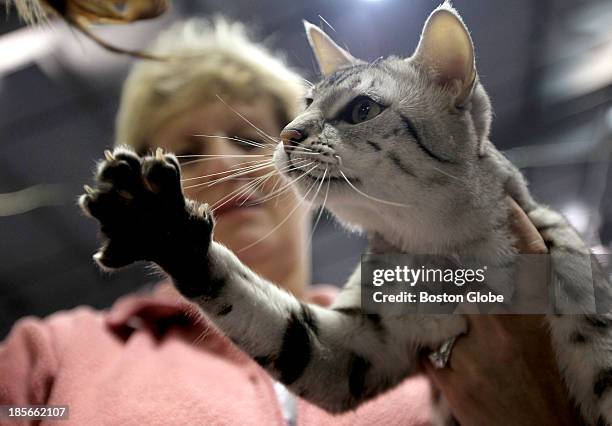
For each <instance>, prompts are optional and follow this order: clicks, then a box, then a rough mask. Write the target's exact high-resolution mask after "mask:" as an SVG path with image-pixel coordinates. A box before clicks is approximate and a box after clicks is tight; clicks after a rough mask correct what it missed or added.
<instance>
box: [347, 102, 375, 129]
mask: <svg viewBox="0 0 612 426" xmlns="http://www.w3.org/2000/svg"><path fill="white" fill-rule="evenodd" d="M382 111H383V107H382V106H381V105H380V104H378V103H377V102H376V101H374V100H373V99H371V98H369V97H367V96H359V97H357V98H355V99H353V101H352V102H351V103H350V104H349V105H348V106H347V108H346V110H345V114H344V120H345V121H346V122H348V123H350V124H359V123H363V122H364V121H368V120H371V119H373V118H374V117H376V116H377V115H378V114H380V113H381V112H382Z"/></svg>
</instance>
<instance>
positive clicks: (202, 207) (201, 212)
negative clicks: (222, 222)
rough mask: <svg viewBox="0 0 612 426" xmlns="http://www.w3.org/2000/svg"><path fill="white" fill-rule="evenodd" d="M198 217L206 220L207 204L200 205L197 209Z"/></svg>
mask: <svg viewBox="0 0 612 426" xmlns="http://www.w3.org/2000/svg"><path fill="white" fill-rule="evenodd" d="M198 215H200V216H202V217H203V218H204V219H208V203H204V204H200V206H199V207H198Z"/></svg>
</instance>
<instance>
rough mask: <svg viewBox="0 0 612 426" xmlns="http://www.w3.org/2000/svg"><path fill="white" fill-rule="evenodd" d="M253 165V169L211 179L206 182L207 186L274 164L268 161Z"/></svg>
mask: <svg viewBox="0 0 612 426" xmlns="http://www.w3.org/2000/svg"><path fill="white" fill-rule="evenodd" d="M254 167H255V168H253V169H249V170H246V171H242V172H238V173H234V174H233V175H229V176H223V177H220V178H218V179H214V180H211V181H209V182H207V183H208V186H209V187H211V186H213V185H216V184H218V183H221V182H225V181H227V180H232V179H233V178H235V177H238V176H243V175H245V174H249V173H252V172H254V171H259V170H265V169H267V168H269V167H274V164H272V163H270V164H264V165H257V166H254Z"/></svg>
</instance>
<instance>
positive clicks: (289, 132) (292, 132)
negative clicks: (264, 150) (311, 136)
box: [280, 129, 308, 146]
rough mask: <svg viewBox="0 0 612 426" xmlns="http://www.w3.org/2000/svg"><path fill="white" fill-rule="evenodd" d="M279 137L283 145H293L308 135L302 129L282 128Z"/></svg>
mask: <svg viewBox="0 0 612 426" xmlns="http://www.w3.org/2000/svg"><path fill="white" fill-rule="evenodd" d="M280 137H281V139H282V140H283V144H284V145H285V146H294V145H297V144H298V143H300V142H302V141H303V140H305V139H306V138H307V137H308V134H307V133H306V132H305V131H303V130H298V129H283V131H282V132H281V134H280Z"/></svg>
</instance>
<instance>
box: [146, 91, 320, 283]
mask: <svg viewBox="0 0 612 426" xmlns="http://www.w3.org/2000/svg"><path fill="white" fill-rule="evenodd" d="M230 104H231V106H232V108H234V109H235V110H236V111H238V112H239V113H240V114H241V115H242V116H243V117H244V118H246V119H247V120H248V121H250V122H251V123H253V125H255V126H257V127H258V128H259V129H261V130H262V131H263V132H265V133H266V134H268V135H272V136H277V135H278V134H279V133H280V130H281V128H280V127H281V126H280V124H279V123H278V122H277V120H276V114H275V113H274V108H273V107H272V104H271V102H270V101H268V100H266V99H261V100H258V101H255V102H252V103H239V102H230ZM244 118H241V117H240V116H239V115H238V114H236V113H235V112H233V111H232V110H231V109H230V108H229V107H228V106H226V105H224V104H223V103H221V102H217V103H213V104H210V105H206V106H203V107H201V108H199V109H194V110H192V111H189V112H186V113H184V114H182V115H181V116H180V117H177V118H176V119H174V120H171V121H169V122H168V123H167V124H165V125H164V126H162V128H161V129H159V130H158V131H157V132H156V133H155V134H154V135H152V136H151V137H150V138H149V140H150V145H151V148H153V147H161V148H163V149H164V150H167V151H170V152H174V153H175V154H176V155H177V156H179V160H180V161H181V164H182V165H181V172H182V178H183V188H184V192H185V195H186V196H187V197H188V198H191V199H195V200H198V201H201V202H206V203H208V204H209V205H210V206H211V207H212V208H213V211H214V215H215V218H216V227H215V240H217V241H219V242H221V243H222V244H224V245H226V246H227V247H228V248H230V249H231V250H232V251H233V252H234V253H236V254H237V256H238V257H239V258H240V259H241V260H242V261H243V262H245V263H246V264H247V265H248V266H249V267H251V268H252V269H253V270H254V271H256V272H258V273H260V274H261V275H263V276H264V277H266V278H268V279H270V280H272V281H274V282H277V283H279V284H283V285H286V286H288V287H295V288H289V290H291V291H293V292H295V293H301V288H298V287H301V286H303V284H300V285H297V284H295V283H294V284H291V282H292V281H294V282H295V281H296V280H295V277H293V278H292V277H290V276H291V275H295V274H296V273H299V274H301V275H304V276H303V280H302V281H305V278H306V277H307V273H306V271H307V270H308V268H309V265H308V256H307V253H306V247H305V240H306V238H305V234H306V222H307V220H308V217H309V215H308V213H307V211H306V210H307V208H306V207H305V206H304V207H298V208H297V209H296V210H295V211H294V212H293V214H291V215H290V213H291V211H292V210H293V209H294V208H295V207H296V205H297V203H299V199H298V198H297V197H296V196H295V194H294V193H293V191H292V190H287V191H284V192H283V195H281V196H278V197H274V198H272V199H271V200H269V201H265V202H260V203H258V201H260V200H263V199H264V198H265V197H266V196H267V195H270V194H271V193H272V192H273V191H275V190H276V191H278V190H279V189H281V188H283V187H284V186H285V185H286V183H284V182H283V181H281V180H280V178H279V177H278V175H277V174H276V173H275V172H274V170H275V169H274V167H273V165H272V161H271V159H272V153H273V149H274V147H275V146H276V143H275V142H273V141H272V140H271V139H267V138H266V137H265V136H262V135H261V134H259V133H258V131H257V129H255V128H254V127H253V125H251V124H249V123H248V122H247V121H246V120H245V119H244ZM197 135H201V136H197ZM203 135H206V136H203ZM228 138H240V139H244V140H250V141H254V144H248V143H244V142H240V141H236V140H231V139H228ZM253 145H258V146H253ZM259 145H264V146H263V147H262V146H259ZM186 155H187V156H194V157H181V156H186ZM198 155H201V156H202V157H196V156H198ZM245 167H246V169H245ZM232 175H234V176H232ZM255 179H257V182H258V183H257V184H254V183H255V182H256V181H255ZM251 183H253V184H254V185H249V184H251ZM288 189H289V188H288ZM289 215H290V216H289ZM288 216H289V217H288ZM296 269H297V270H299V271H297V270H296ZM297 281H300V280H297Z"/></svg>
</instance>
